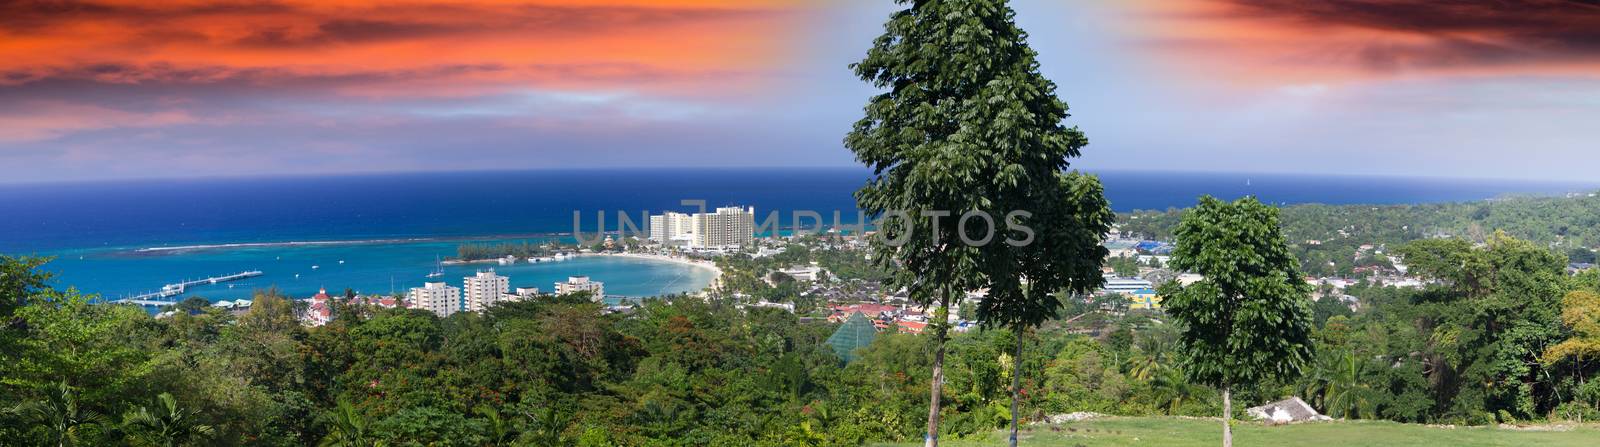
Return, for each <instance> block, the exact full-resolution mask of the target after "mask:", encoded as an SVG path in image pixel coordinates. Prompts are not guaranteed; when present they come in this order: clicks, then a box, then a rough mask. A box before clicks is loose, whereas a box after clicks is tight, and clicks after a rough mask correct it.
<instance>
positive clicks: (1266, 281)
mask: <svg viewBox="0 0 1600 447" xmlns="http://www.w3.org/2000/svg"><path fill="white" fill-rule="evenodd" d="M1176 234H1177V246H1176V247H1175V248H1174V249H1173V252H1172V261H1171V265H1172V266H1173V267H1174V268H1177V269H1180V270H1186V271H1190V272H1194V273H1198V274H1200V275H1202V276H1204V279H1202V280H1200V281H1199V282H1196V283H1193V284H1190V285H1188V286H1183V285H1180V284H1177V283H1167V284H1166V285H1164V286H1163V287H1162V295H1164V296H1165V297H1166V299H1165V300H1164V301H1163V302H1162V304H1164V305H1165V306H1166V308H1167V314H1168V315H1171V316H1172V319H1173V320H1174V321H1175V322H1177V323H1178V324H1179V325H1180V327H1181V328H1182V329H1181V331H1182V335H1181V337H1180V338H1179V350H1180V351H1181V352H1182V353H1183V369H1184V372H1185V373H1186V375H1187V377H1188V378H1189V379H1190V380H1193V381H1195V382H1199V383H1204V384H1208V385H1213V386H1216V387H1218V388H1220V389H1221V390H1222V408H1223V415H1222V417H1223V419H1222V445H1223V446H1232V445H1233V432H1232V428H1231V427H1230V425H1231V422H1230V417H1231V416H1232V411H1233V407H1232V400H1231V396H1230V395H1229V394H1230V392H1231V391H1232V389H1233V387H1234V386H1237V385H1247V384H1251V383H1255V382H1257V381H1260V380H1262V379H1266V378H1269V377H1276V378H1282V379H1293V378H1294V377H1295V376H1298V375H1299V373H1300V370H1301V368H1302V367H1303V366H1304V365H1305V364H1306V363H1307V361H1308V360H1309V359H1310V358H1311V355H1312V341H1311V331H1312V328H1313V323H1312V321H1311V309H1310V299H1309V294H1310V293H1311V286H1310V285H1308V284H1306V283H1305V281H1304V280H1302V279H1301V276H1300V272H1299V268H1298V267H1297V266H1296V265H1297V263H1298V262H1297V261H1296V260H1295V259H1294V257H1293V255H1291V254H1290V253H1289V249H1288V246H1287V244H1286V243H1285V242H1284V237H1283V232H1282V229H1280V228H1279V227H1278V210H1277V208H1274V207H1271V206H1267V205H1264V204H1262V203H1261V202H1260V201H1258V200H1256V199H1255V198H1254V197H1246V198H1243V199H1239V200H1237V201H1234V202H1232V203H1228V202H1223V201H1221V200H1217V199H1216V198H1214V197H1211V196H1204V197H1201V198H1200V205H1199V206H1198V207H1196V208H1195V209H1193V210H1192V211H1190V212H1189V213H1187V215H1185V216H1184V218H1183V221H1182V222H1181V223H1179V224H1178V229H1177V232H1176Z"/></svg>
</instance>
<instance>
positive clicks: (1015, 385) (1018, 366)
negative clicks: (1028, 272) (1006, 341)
mask: <svg viewBox="0 0 1600 447" xmlns="http://www.w3.org/2000/svg"><path fill="white" fill-rule="evenodd" d="M1016 330H1017V355H1016V356H1015V357H1012V358H1011V365H1012V366H1011V447H1017V402H1019V401H1021V400H1022V325H1021V324H1018V325H1017V328H1016Z"/></svg>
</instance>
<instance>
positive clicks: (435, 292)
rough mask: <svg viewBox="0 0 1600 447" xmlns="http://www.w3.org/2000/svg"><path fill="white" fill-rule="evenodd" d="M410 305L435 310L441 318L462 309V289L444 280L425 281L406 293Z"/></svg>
mask: <svg viewBox="0 0 1600 447" xmlns="http://www.w3.org/2000/svg"><path fill="white" fill-rule="evenodd" d="M406 302H407V303H409V304H408V306H409V307H411V308H414V309H422V310H426V311H429V312H433V313H434V314H435V315H438V316H439V317H440V318H443V317H448V316H450V315H451V314H454V313H456V312H460V311H461V289H458V288H455V287H451V286H450V285H448V284H445V283H442V282H430V283H424V284H423V285H422V287H412V288H411V291H410V292H407V293H406Z"/></svg>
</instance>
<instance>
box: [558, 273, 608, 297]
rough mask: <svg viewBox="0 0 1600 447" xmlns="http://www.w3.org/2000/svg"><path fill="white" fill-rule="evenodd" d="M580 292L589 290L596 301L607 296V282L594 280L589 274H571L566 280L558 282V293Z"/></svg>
mask: <svg viewBox="0 0 1600 447" xmlns="http://www.w3.org/2000/svg"><path fill="white" fill-rule="evenodd" d="M578 292H589V296H590V297H591V298H593V299H594V300H595V301H600V300H601V299H602V298H605V296H606V284H605V283H603V282H600V281H592V280H590V279H589V277H588V276H571V277H568V278H567V281H566V282H560V281H557V282H556V295H566V294H569V293H578Z"/></svg>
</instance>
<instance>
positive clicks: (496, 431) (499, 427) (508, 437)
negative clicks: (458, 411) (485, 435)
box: [473, 405, 517, 445]
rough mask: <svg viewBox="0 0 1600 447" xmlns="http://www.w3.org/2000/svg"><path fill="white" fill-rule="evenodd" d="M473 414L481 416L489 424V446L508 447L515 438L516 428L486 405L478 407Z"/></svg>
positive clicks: (498, 412) (497, 411)
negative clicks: (503, 446) (504, 446)
mask: <svg viewBox="0 0 1600 447" xmlns="http://www.w3.org/2000/svg"><path fill="white" fill-rule="evenodd" d="M473 411H474V412H476V413H478V414H480V415H483V417H484V419H486V420H487V421H488V422H489V435H490V442H489V443H490V444H491V445H510V444H511V441H513V440H515V439H516V438H517V427H516V426H515V424H512V421H509V420H506V418H505V417H503V416H501V415H500V411H499V410H496V409H494V408H493V407H490V406H488V405H479V406H478V407H477V408H476V409H474V410H473Z"/></svg>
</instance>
